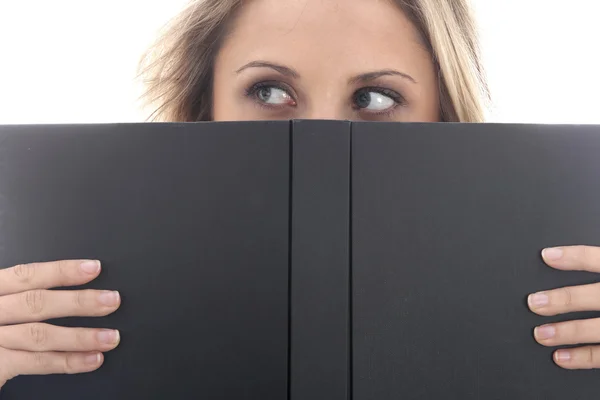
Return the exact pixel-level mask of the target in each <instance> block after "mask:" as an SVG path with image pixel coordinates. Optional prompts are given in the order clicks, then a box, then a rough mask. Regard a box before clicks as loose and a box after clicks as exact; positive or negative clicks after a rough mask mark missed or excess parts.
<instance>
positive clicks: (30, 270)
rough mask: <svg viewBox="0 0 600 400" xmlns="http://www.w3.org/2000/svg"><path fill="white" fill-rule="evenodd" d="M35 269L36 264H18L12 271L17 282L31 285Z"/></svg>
mask: <svg viewBox="0 0 600 400" xmlns="http://www.w3.org/2000/svg"><path fill="white" fill-rule="evenodd" d="M36 268H37V264H19V265H15V266H14V267H13V269H12V270H13V273H14V275H15V277H16V279H17V281H18V282H20V283H22V284H28V283H31V281H32V279H33V277H34V275H35V271H36Z"/></svg>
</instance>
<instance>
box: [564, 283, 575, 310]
mask: <svg viewBox="0 0 600 400" xmlns="http://www.w3.org/2000/svg"><path fill="white" fill-rule="evenodd" d="M561 291H562V299H563V301H562V303H563V306H565V307H566V308H569V307H571V306H572V305H573V293H572V291H571V288H569V287H564V288H562V289H561Z"/></svg>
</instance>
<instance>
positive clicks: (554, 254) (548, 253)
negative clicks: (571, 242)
mask: <svg viewBox="0 0 600 400" xmlns="http://www.w3.org/2000/svg"><path fill="white" fill-rule="evenodd" d="M562 256H563V250H562V249H561V248H559V247H552V248H548V249H544V250H543V251H542V257H544V258H545V259H546V260H550V261H556V260H560V258H561V257H562Z"/></svg>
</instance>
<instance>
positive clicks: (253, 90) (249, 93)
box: [246, 81, 296, 110]
mask: <svg viewBox="0 0 600 400" xmlns="http://www.w3.org/2000/svg"><path fill="white" fill-rule="evenodd" d="M265 88H276V89H279V90H283V91H284V92H286V93H287V94H289V95H290V97H291V98H292V99H294V101H295V100H296V99H295V98H294V96H293V94H292V93H293V92H292V90H291V89H290V88H289V87H288V86H287V85H283V84H281V83H280V82H269V81H266V82H258V83H255V84H254V85H252V86H250V87H249V88H247V89H246V97H248V98H250V99H251V100H253V101H254V103H255V104H256V105H258V106H259V107H261V108H266V109H267V110H277V109H280V108H282V107H285V105H274V104H266V103H263V102H262V101H260V100H259V99H258V98H257V97H256V95H257V94H258V91H259V90H261V89H265Z"/></svg>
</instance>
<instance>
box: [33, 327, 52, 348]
mask: <svg viewBox="0 0 600 400" xmlns="http://www.w3.org/2000/svg"><path fill="white" fill-rule="evenodd" d="M29 336H30V338H31V341H32V342H33V344H34V346H36V347H37V348H41V347H43V346H44V345H45V344H46V343H47V342H48V327H47V326H46V325H45V324H40V323H37V324H31V325H29Z"/></svg>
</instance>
